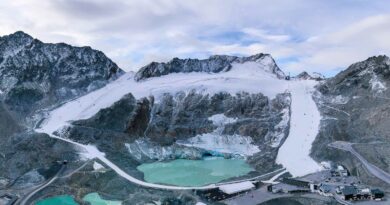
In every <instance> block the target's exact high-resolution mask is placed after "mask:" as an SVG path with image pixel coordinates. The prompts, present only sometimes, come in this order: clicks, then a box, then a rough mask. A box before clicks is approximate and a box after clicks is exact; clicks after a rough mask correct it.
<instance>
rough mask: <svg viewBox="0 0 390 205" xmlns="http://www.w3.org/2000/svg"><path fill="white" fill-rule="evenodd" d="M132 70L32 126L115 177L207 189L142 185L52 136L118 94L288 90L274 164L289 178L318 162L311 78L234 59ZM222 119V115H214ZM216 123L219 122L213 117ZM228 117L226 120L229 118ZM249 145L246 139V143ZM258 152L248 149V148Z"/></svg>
mask: <svg viewBox="0 0 390 205" xmlns="http://www.w3.org/2000/svg"><path fill="white" fill-rule="evenodd" d="M133 77H134V73H127V74H125V75H123V76H122V77H120V78H119V79H117V80H116V81H114V82H111V83H110V84H108V85H106V86H105V87H103V88H101V89H99V90H96V91H94V92H91V93H89V94H87V95H85V96H82V97H80V98H78V99H75V100H72V101H70V102H68V103H65V104H64V105H62V106H60V107H58V108H56V109H54V110H52V111H50V112H49V114H48V116H47V118H46V119H45V120H44V121H43V122H42V123H41V125H40V127H39V128H37V132H44V133H47V134H49V135H50V136H51V137H54V138H57V139H60V140H63V141H66V142H69V143H72V144H74V145H76V146H78V147H80V148H81V149H82V150H81V152H82V156H83V157H86V158H89V159H91V158H97V159H99V160H100V161H101V162H103V163H104V164H105V165H106V166H108V167H110V168H111V169H113V170H114V171H115V172H116V173H117V174H118V175H120V176H122V177H123V178H125V179H126V180H128V181H131V182H133V183H136V184H139V185H141V186H147V187H153V188H161V189H206V188H213V187H216V185H214V184H211V185H208V186H204V187H176V186H166V185H160V184H152V183H147V182H144V181H141V180H138V179H136V178H134V177H132V176H130V175H128V174H127V173H126V172H124V171H123V170H122V169H120V168H119V167H118V166H116V165H115V164H114V163H113V162H111V161H110V160H108V159H107V158H106V157H105V154H104V153H102V152H100V151H99V150H98V149H97V148H96V147H95V146H93V145H83V144H80V143H77V142H73V141H71V140H69V139H64V138H61V137H59V136H55V135H53V133H54V132H55V131H57V130H60V129H61V128H62V127H64V126H66V125H68V123H69V122H71V121H74V120H79V119H86V118H89V117H92V116H93V115H94V114H96V113H97V112H98V111H99V110H100V109H102V108H107V107H109V106H111V105H112V104H113V103H115V102H116V101H118V100H119V99H120V98H121V97H122V96H124V95H125V94H128V93H132V94H133V95H134V97H135V98H137V99H139V98H142V97H148V96H151V95H153V96H154V97H155V99H156V101H158V100H159V96H161V95H162V94H164V93H172V94H175V93H177V92H178V91H184V92H190V91H191V90H196V91H197V92H201V93H208V94H213V93H218V92H228V93H231V94H233V95H234V94H236V93H238V92H242V91H245V92H248V93H259V92H261V93H263V94H264V95H266V96H268V97H269V98H270V99H272V98H274V97H275V95H276V94H278V93H284V92H286V91H288V90H290V91H291V94H292V116H291V122H290V123H291V129H290V134H289V136H288V138H287V140H286V141H285V143H284V144H283V145H282V147H281V148H280V150H279V154H278V156H277V162H278V163H280V164H282V165H283V166H284V167H285V168H287V170H288V171H290V172H291V173H292V174H293V175H294V176H297V175H302V174H306V173H310V172H313V171H316V170H317V169H318V165H317V164H316V162H315V161H314V160H312V159H311V158H310V156H309V153H310V148H311V143H312V142H313V140H314V139H315V137H316V135H317V132H318V125H319V120H320V116H319V112H318V110H317V107H316V105H315V103H314V101H313V100H312V98H311V94H310V91H311V89H312V88H313V86H314V84H315V82H314V81H286V80H280V79H278V78H276V76H275V75H274V74H270V73H269V72H267V65H266V64H264V62H262V63H258V62H246V63H236V64H234V65H233V67H232V69H231V70H230V71H229V72H223V73H216V74H211V73H175V74H169V75H166V76H161V77H156V78H150V79H147V80H144V81H141V82H136V81H135V80H134V79H133ZM219 117H221V116H219ZM215 120H216V122H217V121H218V120H217V119H215ZM228 120H230V119H228ZM249 144H250V143H249ZM254 151H258V150H252V151H251V152H254Z"/></svg>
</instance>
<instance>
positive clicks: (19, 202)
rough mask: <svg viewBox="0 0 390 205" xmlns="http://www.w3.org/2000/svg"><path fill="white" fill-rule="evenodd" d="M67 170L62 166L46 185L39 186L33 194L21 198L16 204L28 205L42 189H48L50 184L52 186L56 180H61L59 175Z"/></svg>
mask: <svg viewBox="0 0 390 205" xmlns="http://www.w3.org/2000/svg"><path fill="white" fill-rule="evenodd" d="M64 168H65V165H61V168H60V169H59V170H58V172H57V173H56V174H55V175H54V176H53V177H52V178H51V179H50V180H49V181H47V182H46V183H43V184H42V185H40V186H38V187H37V188H36V189H34V190H33V191H32V192H31V193H29V194H28V195H27V196H25V197H23V198H21V199H20V200H18V201H17V202H16V204H19V205H26V204H27V205H28V204H29V203H28V201H29V200H30V198H31V197H33V196H34V195H35V194H36V193H38V192H39V191H41V190H42V189H44V188H46V187H48V186H49V185H50V184H52V183H53V182H54V181H55V180H57V179H58V178H59V175H60V174H61V173H62V172H63V170H64Z"/></svg>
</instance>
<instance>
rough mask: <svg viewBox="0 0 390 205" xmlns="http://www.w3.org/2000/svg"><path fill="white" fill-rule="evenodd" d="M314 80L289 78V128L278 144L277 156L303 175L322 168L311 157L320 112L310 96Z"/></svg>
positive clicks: (296, 173)
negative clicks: (286, 134)
mask: <svg viewBox="0 0 390 205" xmlns="http://www.w3.org/2000/svg"><path fill="white" fill-rule="evenodd" d="M315 84H316V81H311V80H302V81H295V82H294V81H292V82H291V84H290V91H291V118H290V119H291V120H290V132H289V135H288V137H287V139H286V140H285V142H284V143H283V145H282V146H281V147H280V148H279V152H278V155H277V158H276V162H277V163H278V164H282V165H283V166H284V167H286V168H287V170H288V171H289V172H290V173H291V174H292V175H293V176H294V177H296V176H304V175H306V174H309V173H313V172H316V171H319V170H321V166H320V165H319V164H318V163H317V162H316V161H314V160H313V159H312V158H311V157H310V150H311V145H312V143H313V141H314V140H315V138H316V136H317V134H318V131H319V125H320V120H321V116H320V113H319V111H318V109H317V105H316V104H315V102H314V100H313V98H312V91H313V90H314V85H315Z"/></svg>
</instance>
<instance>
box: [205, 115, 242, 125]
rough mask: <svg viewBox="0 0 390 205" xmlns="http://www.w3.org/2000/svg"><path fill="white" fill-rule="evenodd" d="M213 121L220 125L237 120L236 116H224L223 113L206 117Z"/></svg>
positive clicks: (214, 123)
mask: <svg viewBox="0 0 390 205" xmlns="http://www.w3.org/2000/svg"><path fill="white" fill-rule="evenodd" d="M208 119H209V120H211V121H212V122H213V125H215V126H218V127H222V126H224V125H226V124H230V123H234V122H236V121H237V118H231V117H226V115H224V114H216V115H213V116H211V117H209V118H208Z"/></svg>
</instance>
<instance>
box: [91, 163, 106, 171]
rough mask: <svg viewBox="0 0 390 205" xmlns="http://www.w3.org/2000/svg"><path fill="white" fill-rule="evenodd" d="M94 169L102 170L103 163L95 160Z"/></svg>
mask: <svg viewBox="0 0 390 205" xmlns="http://www.w3.org/2000/svg"><path fill="white" fill-rule="evenodd" d="M93 169H94V170H95V171H100V170H102V169H104V166H103V165H101V164H100V163H99V162H96V161H95V162H93Z"/></svg>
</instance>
